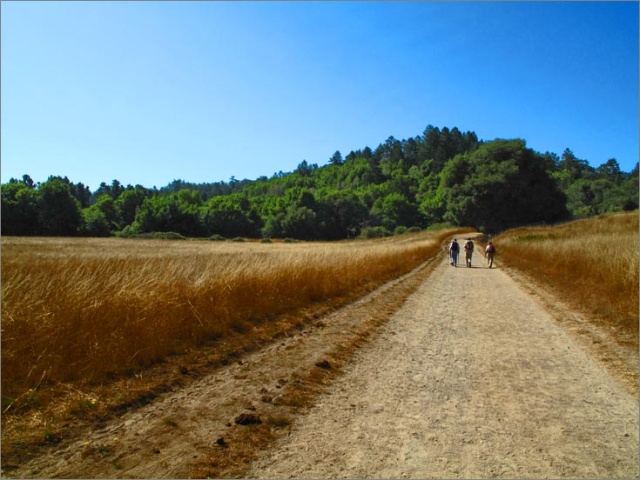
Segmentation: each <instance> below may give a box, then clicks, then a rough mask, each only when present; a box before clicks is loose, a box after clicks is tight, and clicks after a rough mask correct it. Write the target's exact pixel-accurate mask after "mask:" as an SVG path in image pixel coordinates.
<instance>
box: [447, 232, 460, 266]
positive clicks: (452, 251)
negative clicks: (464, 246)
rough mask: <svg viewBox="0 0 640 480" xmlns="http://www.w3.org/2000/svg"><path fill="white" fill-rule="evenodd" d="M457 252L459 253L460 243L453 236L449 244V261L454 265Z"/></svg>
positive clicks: (456, 259)
mask: <svg viewBox="0 0 640 480" xmlns="http://www.w3.org/2000/svg"><path fill="white" fill-rule="evenodd" d="M458 253H460V245H459V244H458V240H457V239H455V238H454V239H453V242H451V244H450V245H449V263H450V264H451V265H453V266H454V267H457V266H458Z"/></svg>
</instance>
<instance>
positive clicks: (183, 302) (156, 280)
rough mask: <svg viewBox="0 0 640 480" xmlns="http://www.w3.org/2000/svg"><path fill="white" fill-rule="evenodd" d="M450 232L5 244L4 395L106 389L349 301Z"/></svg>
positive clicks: (13, 240)
mask: <svg viewBox="0 0 640 480" xmlns="http://www.w3.org/2000/svg"><path fill="white" fill-rule="evenodd" d="M452 233H453V231H441V232H433V233H421V234H414V235H407V236H403V237H397V238H391V239H384V240H370V241H369V240H368V241H355V242H339V243H296V244H287V243H268V244H265V243H250V242H245V243H230V242H223V243H220V242H206V241H168V240H132V239H115V238H113V239H78V238H22V237H3V238H2V395H3V403H4V404H5V405H7V404H10V402H13V401H14V400H15V399H16V398H18V397H19V396H20V395H22V394H24V392H27V391H28V390H29V389H34V388H36V387H39V388H43V385H47V384H52V383H56V382H80V383H83V382H94V383H95V382H103V381H108V379H109V378H110V377H111V376H113V375H118V374H122V373H127V372H132V371H135V370H136V369H140V368H144V367H145V366H147V365H149V364H151V363H153V362H157V361H159V360H162V359H163V358H165V357H166V356H167V355H170V354H172V353H177V352H180V351H184V349H188V348H197V346H198V345H199V344H200V343H201V342H204V341H209V340H211V339H217V338H222V337H224V336H225V335H228V334H229V333H230V332H236V333H237V332H240V333H246V334H247V335H250V334H251V330H252V328H253V326H255V325H256V324H257V323H259V322H264V321H268V320H270V319H273V318H276V317H278V316H279V315H282V314H287V313H292V312H294V313H295V312H296V311H299V310H301V309H303V308H305V307H308V306H309V305H310V304H313V303H315V302H322V301H326V300H328V299H336V298H338V299H339V298H344V299H345V301H346V300H348V299H353V296H354V295H361V294H363V293H364V292H366V291H369V290H371V289H373V288H374V287H375V286H377V285H380V284H381V283H383V282H385V281H388V280H389V279H392V278H394V277H398V276H400V275H402V274H404V273H406V272H408V271H410V270H411V269H413V268H414V267H416V266H417V265H419V264H420V263H421V262H423V261H425V260H426V259H427V258H428V257H430V256H432V255H434V254H435V253H436V252H438V251H440V243H441V242H442V241H443V240H444V239H445V238H446V237H447V236H448V235H450V234H452Z"/></svg>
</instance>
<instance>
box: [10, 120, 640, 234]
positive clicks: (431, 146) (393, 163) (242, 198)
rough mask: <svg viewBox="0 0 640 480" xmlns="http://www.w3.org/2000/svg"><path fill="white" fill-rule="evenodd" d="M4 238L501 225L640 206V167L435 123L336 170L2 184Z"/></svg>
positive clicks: (335, 160)
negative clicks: (93, 186) (150, 181)
mask: <svg viewBox="0 0 640 480" xmlns="http://www.w3.org/2000/svg"><path fill="white" fill-rule="evenodd" d="M1 195H2V199H1V200H2V205H1V208H2V212H1V227H2V234H3V235H50V236H81V235H85V236H113V235H119V236H137V235H146V234H151V233H153V232H174V233H176V234H180V235H182V236H186V237H205V238H206V237H213V238H235V237H250V238H287V237H288V238H296V239H302V240H339V239H345V238H353V237H358V236H366V237H374V236H385V235H391V234H398V233H403V232H406V231H407V230H416V229H424V228H427V227H430V226H433V225H438V224H449V225H464V226H472V227H475V228H478V229H479V230H481V231H488V232H498V231H502V230H505V229H507V228H512V227H515V226H521V225H531V224H542V223H556V222H560V221H564V220H569V219H572V218H583V217H589V216H594V215H599V214H603V213H609V212H616V211H629V210H634V209H637V208H638V165H637V164H636V166H635V168H634V169H633V170H632V171H631V172H623V171H621V170H620V167H619V164H618V162H617V161H616V160H615V159H613V158H612V159H609V160H608V161H607V162H605V163H603V164H602V165H600V166H599V167H597V168H594V167H592V166H590V165H589V163H588V162H587V161H586V160H581V159H578V158H576V157H575V155H574V154H573V152H571V150H569V149H566V150H565V151H564V152H563V153H562V155H561V156H558V155H556V154H554V153H549V152H546V153H544V154H542V153H539V152H536V151H534V150H532V149H529V148H527V147H526V143H525V141H524V140H521V139H508V140H503V139H496V140H493V141H488V142H487V141H482V140H479V139H478V137H477V135H476V134H475V133H474V132H464V133H463V132H461V131H459V130H458V129H457V128H455V127H454V128H452V129H449V128H447V127H444V128H442V129H440V128H437V127H433V126H432V125H429V126H428V127H427V128H426V129H425V131H424V132H423V134H422V135H419V136H416V137H414V138H409V139H407V140H397V139H395V138H394V137H389V138H388V139H387V140H386V141H385V142H384V143H381V144H380V145H378V147H377V148H376V149H375V150H372V149H371V148H369V147H365V148H364V149H362V150H357V151H352V152H350V153H349V154H348V155H347V156H346V157H344V158H343V156H342V154H341V153H340V152H339V151H336V152H335V153H334V154H333V155H332V156H331V157H330V158H329V159H328V162H327V164H326V165H323V166H320V167H319V166H318V165H317V164H309V163H308V162H307V161H304V160H303V161H302V162H301V163H300V164H299V165H298V166H297V168H296V169H295V170H294V171H293V172H287V173H283V172H278V173H276V174H274V175H273V176H272V177H270V178H267V177H266V176H265V177H260V178H258V179H256V180H241V181H239V180H236V179H235V178H233V177H232V178H231V179H230V181H229V182H215V183H199V184H194V183H189V182H184V181H181V180H175V181H173V182H171V183H170V184H169V185H167V186H166V187H163V188H160V189H157V188H155V187H154V188H153V189H149V188H146V187H143V186H142V185H136V186H131V185H127V186H126V187H125V186H123V185H122V184H120V182H119V181H117V180H113V181H112V183H111V184H107V183H104V182H103V183H102V184H100V186H99V188H98V189H97V190H96V191H95V192H91V191H90V189H89V188H88V187H87V186H85V185H83V184H82V183H73V182H72V181H70V180H69V179H68V178H67V177H57V176H51V177H49V178H48V179H47V181H45V182H43V183H38V184H36V183H34V182H33V180H32V179H31V178H30V177H29V175H24V176H23V177H22V179H15V178H11V179H10V180H9V182H7V183H4V184H2V186H1Z"/></svg>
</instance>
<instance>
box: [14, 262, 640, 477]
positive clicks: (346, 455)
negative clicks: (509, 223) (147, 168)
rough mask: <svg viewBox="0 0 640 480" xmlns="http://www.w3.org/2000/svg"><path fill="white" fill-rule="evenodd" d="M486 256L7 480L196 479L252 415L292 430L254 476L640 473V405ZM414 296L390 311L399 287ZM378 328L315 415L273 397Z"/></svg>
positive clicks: (130, 416) (274, 348)
mask: <svg viewBox="0 0 640 480" xmlns="http://www.w3.org/2000/svg"><path fill="white" fill-rule="evenodd" d="M481 260H482V259H480V258H478V259H476V263H477V264H478V265H477V267H478V268H470V269H469V268H465V267H459V268H453V267H450V266H448V265H447V263H446V259H442V260H441V259H440V258H438V259H437V260H434V261H435V262H437V266H436V267H435V270H434V271H433V272H432V273H431V274H430V275H429V270H430V268H431V267H425V266H423V267H421V268H419V269H417V270H416V271H414V272H412V273H411V274H409V275H407V276H406V277H404V278H402V279H398V280H396V281H394V282H390V283H389V284H387V285H385V286H384V287H382V288H381V289H378V290H377V291H375V292H373V293H372V294H371V295H369V296H367V297H365V298H364V299H362V300H360V301H358V302H356V303H354V304H352V305H350V306H349V307H347V308H345V309H342V310H340V311H338V312H336V313H334V314H332V315H330V316H328V317H325V318H322V319H319V320H317V321H315V322H312V323H310V324H309V325H307V327H306V328H304V329H303V330H301V332H300V333H299V334H297V335H295V336H288V337H285V338H282V339H280V340H278V341H276V342H274V344H272V345H271V346H269V347H268V348H265V349H263V350H262V351H259V352H256V353H254V354H250V355H247V356H246V357H243V358H242V360H241V361H240V362H237V363H234V364H232V365H229V366H228V367H225V368H223V369H220V370H218V371H216V372H214V373H213V374H210V375H207V376H203V377H202V378H201V379H199V380H198V381H195V382H194V383H193V384H192V385H191V386H189V387H187V388H184V389H182V390H180V391H178V392H168V393H167V394H166V395H164V396H161V397H160V398H158V399H157V400H156V401H154V402H153V403H152V404H149V405H147V406H145V407H142V408H140V409H138V410H135V411H130V412H127V413H126V414H124V415H123V416H122V417H121V418H120V419H117V420H116V421H113V422H111V423H109V424H107V425H104V426H103V428H100V429H97V430H93V431H87V432H86V437H85V438H77V439H69V440H68V441H65V442H63V443H62V444H60V445H59V446H56V447H51V449H50V450H49V451H48V452H46V453H45V454H44V455H41V456H40V457H38V458H35V459H33V460H32V461H31V462H29V463H27V464H24V465H19V466H17V467H16V468H13V469H11V470H10V471H6V472H3V476H10V477H17V478H54V477H58V478H187V477H188V476H189V475H191V474H192V473H193V471H194V470H193V469H194V465H196V464H198V462H205V463H206V462H210V461H211V460H210V459H211V455H212V452H219V454H220V452H223V453H222V454H231V452H232V451H233V448H234V445H233V443H232V444H231V445H230V446H229V447H228V450H224V449H221V448H220V447H219V446H218V445H216V439H219V438H221V437H222V436H224V437H225V438H227V439H228V438H233V436H228V435H229V433H230V431H231V429H233V428H236V429H238V428H240V429H242V428H251V427H237V426H232V423H233V419H234V418H235V417H236V416H237V415H238V414H240V413H246V412H253V413H255V414H258V415H260V416H261V417H262V418H265V419H266V418H268V417H269V416H270V415H274V416H278V415H280V416H282V415H293V417H295V421H294V423H293V425H292V427H291V428H290V430H289V431H288V433H285V434H284V436H281V437H280V439H279V440H278V441H277V442H276V444H275V445H274V448H271V449H269V450H266V451H263V452H260V453H259V456H258V459H257V460H256V461H255V462H254V463H253V464H252V465H250V466H249V470H248V471H247V474H246V477H251V478H342V477H351V478H354V477H356V478H401V477H411V478H434V477H435V478H451V477H457V478H482V477H491V478H497V477H511V478H514V477H528V478H541V477H597V478H605V477H607V478H610V477H638V403H637V399H636V397H635V396H634V395H632V394H631V393H629V392H628V391H627V390H625V388H624V386H623V384H622V383H620V382H619V381H618V380H616V379H614V378H613V377H612V376H611V375H610V374H609V373H607V371H606V370H605V369H604V368H603V367H602V366H601V364H600V363H598V362H596V361H595V360H594V359H593V358H592V356H591V355H590V354H589V353H588V352H587V350H585V349H584V348H583V347H581V346H580V344H579V342H577V341H576V338H575V337H574V336H573V335H572V334H570V333H567V331H566V330H565V329H563V328H562V327H561V326H559V325H558V323H556V322H555V321H554V320H553V319H552V318H551V317H550V316H549V314H548V313H547V311H546V310H545V309H544V308H542V306H541V304H540V302H538V301H536V300H535V298H534V297H533V296H531V295H530V294H528V293H525V291H523V290H522V289H521V288H519V287H518V286H517V285H516V283H514V281H513V280H511V278H510V277H509V276H507V275H506V273H505V272H504V271H502V270H501V269H491V270H489V269H488V268H485V266H484V264H481V265H480V263H481ZM432 265H436V263H433V262H432ZM409 284H411V285H413V286H411V285H409ZM407 285H409V286H407ZM415 288H417V290H416V291H415V293H414V294H412V295H411V296H410V297H409V298H408V300H407V301H406V303H404V306H402V307H401V308H400V309H399V310H397V311H396V309H397V305H401V304H402V301H403V299H404V296H402V295H401V294H399V293H397V292H399V291H401V290H402V289H405V291H410V290H407V289H415ZM394 295H395V296H396V297H397V298H395V299H394ZM385 310H386V311H385ZM393 312H395V313H393ZM389 315H391V318H390V320H389V321H387V322H386V323H384V324H383V326H382V327H378V325H380V324H381V322H383V321H384V320H385V319H386V318H387V316H389ZM376 317H377V318H376ZM376 322H377V323H376ZM376 328H378V329H379V333H378V334H376V335H375V336H374V337H373V338H372V339H371V341H369V342H368V343H366V344H365V346H364V347H362V348H361V349H360V350H359V351H358V352H357V353H356V354H355V357H354V358H352V359H351V361H350V362H349V363H348V364H347V365H346V366H344V367H343V374H342V375H340V376H338V378H337V379H336V380H335V382H334V383H333V384H331V385H330V386H329V387H328V388H327V390H326V392H325V393H324V394H322V395H321V396H320V397H319V398H318V401H317V402H316V405H315V406H314V407H313V408H311V410H310V411H308V412H303V414H302V415H300V414H299V412H297V411H296V410H295V409H292V408H289V407H288V406H287V405H286V404H285V403H283V402H280V401H279V398H280V397H282V396H283V393H284V392H285V391H286V390H287V388H289V387H290V386H291V385H292V384H294V383H295V382H296V381H297V379H299V378H305V375H309V372H312V371H313V369H314V368H317V367H314V364H315V363H316V362H317V361H318V360H321V359H324V358H329V359H330V360H331V361H333V359H332V357H331V352H332V351H336V347H339V346H340V345H347V344H350V342H351V343H353V342H354V341H357V339H358V338H360V337H359V336H362V335H363V332H367V331H372V330H374V329H376ZM354 339H356V340H354ZM636 363H637V362H636ZM279 431H280V432H283V431H284V432H287V430H286V429H285V430H282V429H281V430H279ZM224 452H227V453H224Z"/></svg>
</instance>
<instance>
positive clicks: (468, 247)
mask: <svg viewBox="0 0 640 480" xmlns="http://www.w3.org/2000/svg"><path fill="white" fill-rule="evenodd" d="M474 247H475V245H474V244H473V241H472V240H471V239H470V238H467V241H466V242H464V261H465V263H466V264H467V267H471V256H472V255H473V248H474Z"/></svg>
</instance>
